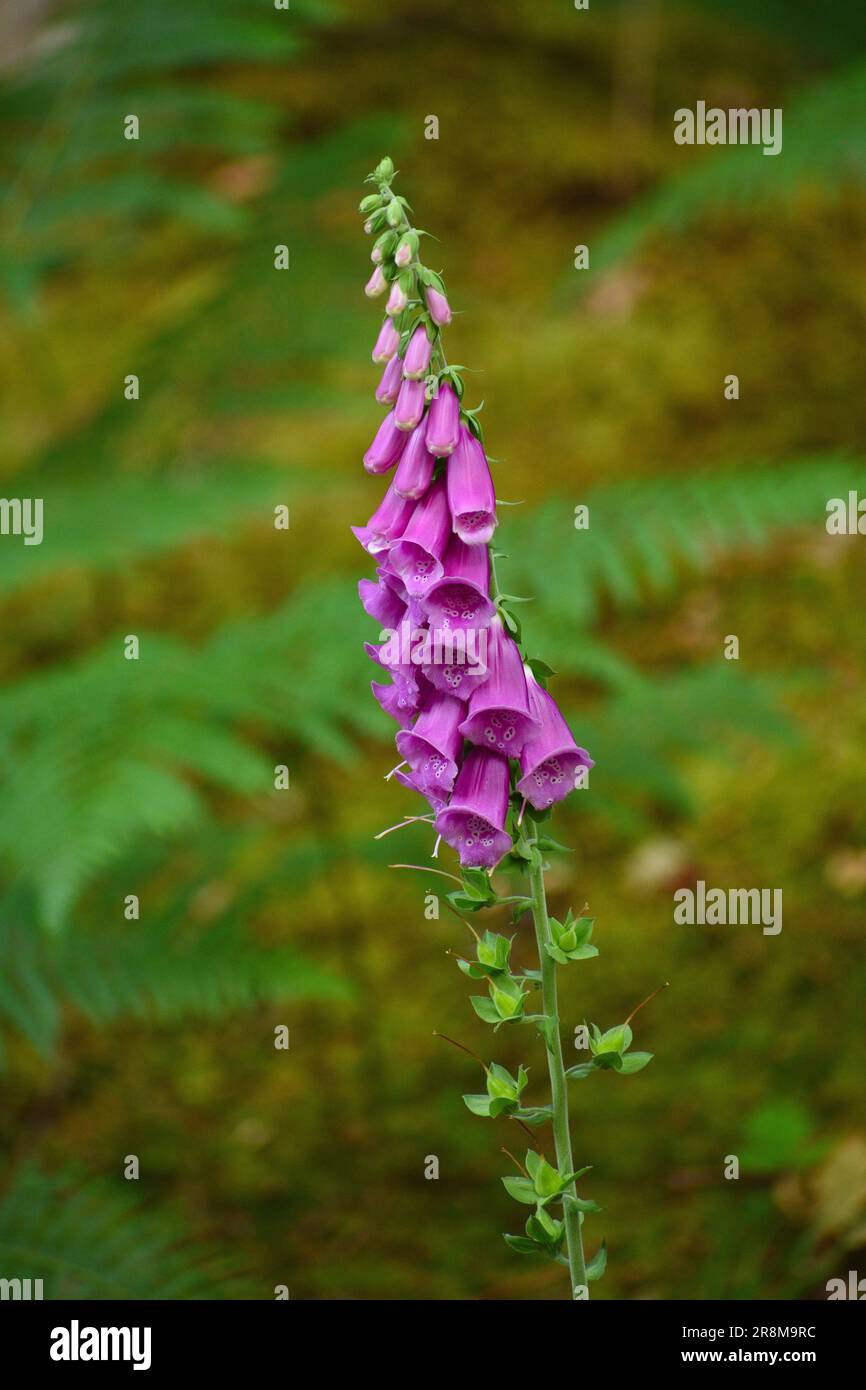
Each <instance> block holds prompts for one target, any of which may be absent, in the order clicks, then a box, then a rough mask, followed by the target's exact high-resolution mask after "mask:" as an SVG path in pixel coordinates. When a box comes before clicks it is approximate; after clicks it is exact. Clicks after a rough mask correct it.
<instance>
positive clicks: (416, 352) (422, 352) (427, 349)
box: [403, 323, 433, 381]
mask: <svg viewBox="0 0 866 1390" xmlns="http://www.w3.org/2000/svg"><path fill="white" fill-rule="evenodd" d="M432 351H433V344H432V343H431V341H430V339H429V338H428V336H427V329H426V328H425V327H424V325H423V323H419V325H418V327H417V328H416V329H415V332H414V333H413V334H412V337H411V338H410V339H409V345H408V347H407V348H406V356H405V357H404V358H403V375H404V376H408V377H409V378H410V379H411V380H413V381H423V380H424V377H425V376H426V375H427V369H428V367H429V366H430V354H431V353H432Z"/></svg>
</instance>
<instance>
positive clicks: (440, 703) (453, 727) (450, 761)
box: [397, 692, 464, 797]
mask: <svg viewBox="0 0 866 1390" xmlns="http://www.w3.org/2000/svg"><path fill="white" fill-rule="evenodd" d="M463 714H464V708H463V705H462V703H461V702H460V700H455V699H454V697H453V695H440V694H439V693H438V692H436V693H434V694H433V695H432V696H431V697H430V699H429V701H428V702H427V704H426V705H425V707H424V709H423V710H422V712H421V713H420V714H419V715H418V718H417V719H416V721H415V723H414V724H413V725H412V727H411V729H406V730H404V731H403V732H401V733H399V734H398V735H397V752H398V753H399V754H400V757H401V758H403V759H404V761H405V762H407V763H408V764H409V766H410V768H411V769H412V776H413V782H414V785H415V786H416V788H417V790H418V791H420V792H421V793H422V794H423V795H424V796H427V795H429V794H430V793H431V792H433V793H438V794H439V795H440V796H442V797H445V796H447V795H448V793H449V792H450V791H451V788H452V787H453V785H454V778H455V777H456V776H457V765H458V763H459V760H460V754H461V753H462V751H463V738H462V736H461V734H460V731H459V727H458V726H459V724H460V721H461V719H462V718H463Z"/></svg>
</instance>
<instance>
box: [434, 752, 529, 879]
mask: <svg viewBox="0 0 866 1390" xmlns="http://www.w3.org/2000/svg"><path fill="white" fill-rule="evenodd" d="M507 813H508V759H507V758H504V757H503V756H502V755H501V754H500V753H491V752H489V751H488V750H487V749H486V748H472V749H470V751H469V752H468V753H467V755H466V758H465V760H464V763H463V766H462V767H461V769H460V771H459V773H458V774H457V781H456V783H455V785H454V791H453V792H452V794H451V800H450V801H449V803H448V805H447V806H446V808H445V810H444V811H440V812H439V814H438V816H437V817H436V823H435V830H436V832H437V834H439V835H441V836H442V838H443V840H445V841H446V842H447V843H448V844H449V845H451V846H452V848H453V849H456V850H457V853H458V854H459V855H460V863H461V864H463V865H464V866H465V867H467V868H481V869H492V868H493V867H494V865H496V864H498V863H499V860H500V859H501V858H502V856H503V854H507V853H508V851H509V850H510V849H511V836H510V835H508V834H507V832H506V830H505V817H506V815H507Z"/></svg>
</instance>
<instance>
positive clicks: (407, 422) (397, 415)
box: [386, 362, 424, 432]
mask: <svg viewBox="0 0 866 1390" xmlns="http://www.w3.org/2000/svg"><path fill="white" fill-rule="evenodd" d="M390 365H391V364H390V362H389V363H388V366H390ZM386 370H387V368H386ZM423 414H424V383H423V381H409V380H408V379H406V380H404V381H403V384H402V386H401V387H400V394H399V395H398V397H397V404H396V405H395V407H394V423H395V425H396V426H397V428H398V430H403V431H404V432H406V431H408V430H414V428H415V426H416V425H417V424H419V423H420V420H421V416H422V415H423Z"/></svg>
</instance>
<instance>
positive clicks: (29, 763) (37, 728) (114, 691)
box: [0, 583, 379, 928]
mask: <svg viewBox="0 0 866 1390" xmlns="http://www.w3.org/2000/svg"><path fill="white" fill-rule="evenodd" d="M355 615H356V610H355V606H354V604H352V603H347V601H346V591H345V589H344V588H343V587H342V586H341V585H338V584H335V583H334V584H329V585H322V586H320V587H317V589H316V591H315V595H314V597H313V596H308V595H305V594H304V593H303V592H299V593H298V595H297V596H296V598H295V599H294V600H293V601H292V602H290V603H289V604H288V605H286V606H285V607H284V608H282V609H279V610H277V611H276V612H275V613H272V614H269V615H268V616H267V617H263V618H251V619H246V620H243V621H240V622H237V623H234V624H232V625H230V626H227V627H225V628H222V629H220V630H219V631H217V632H216V633H215V634H214V635H213V636H212V637H211V638H209V639H208V640H207V641H206V642H204V643H203V644H202V645H201V646H200V647H198V648H192V647H189V646H186V645H184V644H182V643H180V642H176V641H173V640H171V639H168V638H166V637H161V636H158V635H156V634H153V635H152V634H149V633H142V634H140V644H141V645H140V651H141V655H140V659H139V660H138V661H127V660H125V658H124V656H123V642H122V639H121V638H120V637H119V636H118V637H117V638H116V639H115V640H113V641H112V642H110V643H109V644H108V645H106V646H105V647H103V648H102V649H101V650H99V651H97V652H95V653H93V654H92V655H90V656H88V657H86V658H84V659H83V660H81V661H79V662H77V663H75V664H73V665H69V666H65V667H61V668H60V669H58V670H54V671H50V672H48V673H47V674H44V675H39V676H34V677H31V678H30V679H28V680H25V681H21V682H19V683H18V684H16V685H14V686H12V687H10V688H9V689H7V690H6V691H5V692H3V693H2V694H0V753H2V763H3V779H2V789H3V796H2V803H0V856H2V858H3V860H4V862H5V864H6V866H7V868H9V867H11V868H12V870H13V871H14V872H15V873H16V875H17V876H18V878H19V880H20V881H21V882H23V883H24V884H26V885H29V886H30V887H31V888H32V889H33V892H34V893H35V894H36V898H37V901H38V903H39V905H40V909H41V913H42V915H43V918H44V920H45V922H46V923H47V924H48V925H49V926H50V927H52V928H58V927H60V926H62V924H63V922H64V921H65V919H66V916H67V914H68V911H69V909H70V907H71V905H72V903H73V902H74V900H75V899H76V897H77V896H78V894H79V893H80V892H81V890H82V888H83V887H84V886H85V884H86V883H87V882H89V881H90V880H91V879H92V877H93V876H94V875H95V874H96V873H98V872H99V871H101V870H103V869H104V868H106V867H107V866H108V865H109V864H111V863H113V862H114V861H116V859H117V858H118V856H119V855H121V854H122V853H123V852H124V851H126V850H128V849H129V848H130V847H131V846H133V845H134V844H135V843H136V841H137V839H139V838H140V837H142V836H151V835H156V836H160V837H172V836H175V837H176V836H178V835H180V834H181V833H183V832H185V831H187V830H188V829H189V827H190V826H191V825H193V824H194V823H196V822H197V821H199V820H201V819H202V818H203V817H204V816H205V815H206V813H207V805H206V801H205V798H204V795H203V792H202V790H201V789H200V787H199V786H197V785H195V784H194V782H193V780H192V779H193V778H196V779H198V780H199V781H200V782H201V781H203V782H205V783H207V784H210V785H211V786H214V787H217V788H220V789H222V790H223V791H225V792H229V793H231V794H234V795H236V796H242V797H250V796H253V795H260V796H261V795H266V794H271V795H274V794H276V793H274V791H273V767H274V763H275V762H278V763H286V761H287V758H286V754H285V752H284V753H283V754H282V755H281V756H280V757H279V758H277V759H274V760H272V761H269V760H268V759H267V758H266V757H265V755H264V753H263V752H262V751H261V749H259V748H257V747H255V745H254V741H253V738H252V736H251V734H252V731H253V729H254V728H255V727H256V726H258V727H261V726H265V727H266V728H267V729H269V730H271V731H276V732H278V733H279V735H280V738H281V742H282V741H283V740H284V739H285V737H286V736H288V738H289V739H290V747H291V748H293V749H303V751H304V754H305V755H309V754H311V753H319V754H324V755H327V756H328V757H331V758H336V759H338V760H346V759H348V758H349V757H350V756H351V754H352V743H351V741H350V739H349V737H348V733H349V732H350V731H354V732H356V733H357V732H360V731H364V730H372V729H374V728H376V727H378V721H379V714H378V711H377V710H375V708H372V707H371V704H370V702H365V701H359V700H358V699H357V696H356V692H357V690H358V689H359V688H363V684H364V676H365V674H366V671H365V666H366V665H367V661H366V657H365V656H364V654H363V651H361V650H360V649H359V646H358V643H357V640H356V638H357V633H356V631H355V628H354V619H355ZM288 761H289V762H291V761H292V760H291V759H290V758H289V759H288Z"/></svg>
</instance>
